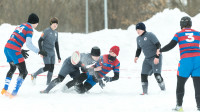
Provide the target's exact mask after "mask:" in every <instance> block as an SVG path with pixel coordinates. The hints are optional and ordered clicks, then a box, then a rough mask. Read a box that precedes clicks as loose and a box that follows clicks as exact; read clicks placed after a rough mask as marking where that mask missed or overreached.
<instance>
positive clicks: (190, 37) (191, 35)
mask: <svg viewBox="0 0 200 112" xmlns="http://www.w3.org/2000/svg"><path fill="white" fill-rule="evenodd" d="M185 35H186V36H188V38H187V39H186V41H187V42H193V41H194V37H193V33H185Z"/></svg>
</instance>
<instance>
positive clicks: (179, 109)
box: [172, 106, 183, 112]
mask: <svg viewBox="0 0 200 112" xmlns="http://www.w3.org/2000/svg"><path fill="white" fill-rule="evenodd" d="M172 110H173V111H176V112H183V108H182V106H176V107H175V108H174V109H172Z"/></svg>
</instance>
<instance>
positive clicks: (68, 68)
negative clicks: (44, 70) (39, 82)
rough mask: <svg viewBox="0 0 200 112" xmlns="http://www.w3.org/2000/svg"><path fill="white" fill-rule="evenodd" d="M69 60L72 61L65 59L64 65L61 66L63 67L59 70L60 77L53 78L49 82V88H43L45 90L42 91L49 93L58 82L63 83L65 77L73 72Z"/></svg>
mask: <svg viewBox="0 0 200 112" xmlns="http://www.w3.org/2000/svg"><path fill="white" fill-rule="evenodd" d="M69 61H70V60H69V59H68V58H67V59H66V60H65V61H64V63H63V65H62V67H61V69H60V72H59V74H58V77H57V78H55V79H54V80H52V81H51V82H50V83H49V85H48V86H47V88H46V89H45V90H43V91H40V93H49V91H50V90H51V89H52V88H54V87H55V86H56V85H57V84H59V83H61V82H62V81H63V80H64V79H65V77H66V76H67V75H68V74H69V73H70V72H72V71H73V70H74V69H73V67H72V65H70V64H69ZM70 63H71V62H70Z"/></svg>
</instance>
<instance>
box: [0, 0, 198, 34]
mask: <svg viewBox="0 0 200 112" xmlns="http://www.w3.org/2000/svg"><path fill="white" fill-rule="evenodd" d="M85 1H86V0H0V14H1V16H0V24H2V23H10V24H12V25H19V24H21V23H23V22H26V21H27V18H28V15H29V14H30V13H32V12H34V13H36V14H38V16H39V18H40V22H39V25H38V27H37V30H39V31H42V30H44V28H46V27H48V26H49V19H50V18H51V17H57V18H58V19H59V27H58V31H60V32H73V33H75V32H79V33H84V32H85V14H86V12H85ZM198 4H200V0H107V6H108V28H109V29H117V28H122V29H127V28H128V27H129V26H130V25H131V24H136V23H138V22H141V21H145V20H147V19H149V18H151V17H152V16H153V15H154V14H156V13H158V12H161V11H163V10H164V9H166V8H170V9H173V8H179V9H180V10H181V11H184V12H186V13H188V14H189V15H190V16H195V15H197V14H198V13H199V10H200V7H199V6H198ZM88 7H89V10H88V11H89V12H88V14H89V32H93V31H98V30H102V29H104V0H88Z"/></svg>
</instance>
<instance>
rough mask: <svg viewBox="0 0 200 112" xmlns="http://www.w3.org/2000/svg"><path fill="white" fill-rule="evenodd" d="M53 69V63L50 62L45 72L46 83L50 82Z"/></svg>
mask: <svg viewBox="0 0 200 112" xmlns="http://www.w3.org/2000/svg"><path fill="white" fill-rule="evenodd" d="M53 70H54V64H50V69H49V71H48V73H47V83H46V84H47V85H49V83H50V82H51V79H52V76H53Z"/></svg>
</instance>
